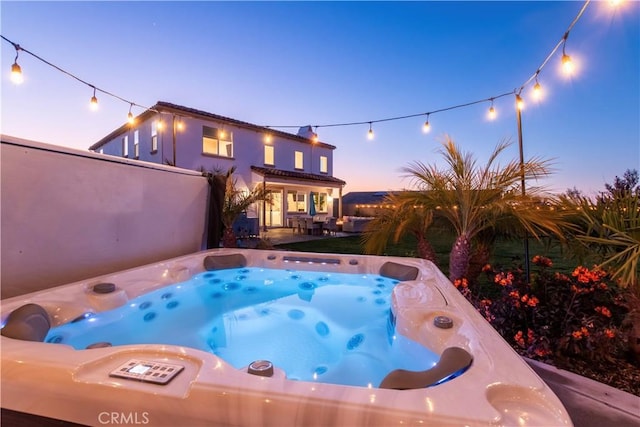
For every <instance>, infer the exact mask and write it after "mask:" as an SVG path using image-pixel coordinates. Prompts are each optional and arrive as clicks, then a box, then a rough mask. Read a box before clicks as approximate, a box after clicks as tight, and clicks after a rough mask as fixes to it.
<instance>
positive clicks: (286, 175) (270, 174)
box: [251, 166, 346, 185]
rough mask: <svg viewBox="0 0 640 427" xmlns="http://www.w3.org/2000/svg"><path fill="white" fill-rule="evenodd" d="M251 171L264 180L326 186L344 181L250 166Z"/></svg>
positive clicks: (330, 177) (340, 183)
mask: <svg viewBox="0 0 640 427" xmlns="http://www.w3.org/2000/svg"><path fill="white" fill-rule="evenodd" d="M251 170H252V171H254V172H256V173H259V174H260V175H262V176H264V177H265V178H281V179H299V180H303V181H313V182H324V183H327V184H334V185H335V184H338V185H345V184H346V181H343V180H341V179H338V178H335V177H333V176H326V175H317V174H314V173H307V172H292V171H285V170H282V169H272V168H262V167H259V166H251Z"/></svg>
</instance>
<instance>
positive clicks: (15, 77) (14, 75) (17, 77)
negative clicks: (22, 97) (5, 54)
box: [11, 44, 24, 85]
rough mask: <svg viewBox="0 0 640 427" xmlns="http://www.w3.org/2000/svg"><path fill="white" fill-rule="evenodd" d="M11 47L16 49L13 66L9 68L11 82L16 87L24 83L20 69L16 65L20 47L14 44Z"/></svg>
mask: <svg viewBox="0 0 640 427" xmlns="http://www.w3.org/2000/svg"><path fill="white" fill-rule="evenodd" d="M13 47H14V48H15V49H16V58H15V59H14V60H13V65H12V66H11V81H12V82H13V83H15V84H17V85H19V84H20V83H22V82H23V81H24V78H23V76H22V69H21V68H20V66H19V65H18V54H19V53H20V49H21V48H20V45H18V44H14V45H13Z"/></svg>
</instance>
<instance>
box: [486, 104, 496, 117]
mask: <svg viewBox="0 0 640 427" xmlns="http://www.w3.org/2000/svg"><path fill="white" fill-rule="evenodd" d="M488 115H489V120H494V119H495V118H496V109H495V108H493V105H492V106H491V107H489V114H488Z"/></svg>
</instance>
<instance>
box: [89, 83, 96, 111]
mask: <svg viewBox="0 0 640 427" xmlns="http://www.w3.org/2000/svg"><path fill="white" fill-rule="evenodd" d="M89 107H90V108H91V109H92V110H93V111H96V110H97V109H98V98H96V88H95V87H94V88H93V96H92V97H91V102H90V103H89Z"/></svg>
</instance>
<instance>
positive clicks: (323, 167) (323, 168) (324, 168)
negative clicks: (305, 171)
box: [320, 156, 329, 173]
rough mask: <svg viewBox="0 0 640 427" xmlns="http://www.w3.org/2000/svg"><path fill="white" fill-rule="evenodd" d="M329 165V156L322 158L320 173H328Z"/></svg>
mask: <svg viewBox="0 0 640 427" xmlns="http://www.w3.org/2000/svg"><path fill="white" fill-rule="evenodd" d="M328 165H329V163H328V162H327V156H320V172H322V173H327V172H328V171H329V166H328Z"/></svg>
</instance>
